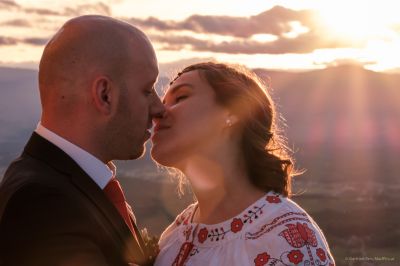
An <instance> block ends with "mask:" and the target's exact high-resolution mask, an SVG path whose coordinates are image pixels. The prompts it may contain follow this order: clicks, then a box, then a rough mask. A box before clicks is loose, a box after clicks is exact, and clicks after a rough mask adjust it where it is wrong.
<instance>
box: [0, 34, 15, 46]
mask: <svg viewBox="0 0 400 266" xmlns="http://www.w3.org/2000/svg"><path fill="white" fill-rule="evenodd" d="M17 43H18V39H16V38H12V37H4V36H0V46H5V45H15V44H17Z"/></svg>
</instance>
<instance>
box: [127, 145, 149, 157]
mask: <svg viewBox="0 0 400 266" xmlns="http://www.w3.org/2000/svg"><path fill="white" fill-rule="evenodd" d="M145 152H146V147H145V146H144V145H143V146H142V147H141V149H139V150H137V151H136V152H135V153H133V154H132V155H131V156H130V157H129V159H128V160H136V159H139V158H142V157H143V155H144V154H145Z"/></svg>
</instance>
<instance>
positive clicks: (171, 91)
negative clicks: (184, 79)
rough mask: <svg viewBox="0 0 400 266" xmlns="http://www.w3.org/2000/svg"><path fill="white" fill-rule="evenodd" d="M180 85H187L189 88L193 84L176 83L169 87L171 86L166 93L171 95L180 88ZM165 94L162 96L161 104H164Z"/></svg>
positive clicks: (191, 87)
mask: <svg viewBox="0 0 400 266" xmlns="http://www.w3.org/2000/svg"><path fill="white" fill-rule="evenodd" d="M182 87H189V88H190V89H194V87H193V85H192V84H190V83H181V84H178V85H176V86H173V87H171V88H170V89H169V90H168V93H167V95H173V94H175V93H176V92H177V91H178V90H179V89H180V88H182ZM165 96H166V95H165ZM165 96H164V98H163V101H162V103H163V104H165Z"/></svg>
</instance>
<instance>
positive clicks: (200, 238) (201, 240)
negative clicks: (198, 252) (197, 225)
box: [197, 228, 208, 243]
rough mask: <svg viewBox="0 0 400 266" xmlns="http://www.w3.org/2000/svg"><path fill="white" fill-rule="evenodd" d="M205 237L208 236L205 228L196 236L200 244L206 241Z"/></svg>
mask: <svg viewBox="0 0 400 266" xmlns="http://www.w3.org/2000/svg"><path fill="white" fill-rule="evenodd" d="M207 236H208V230H207V228H202V229H200V231H199V233H198V234H197V237H198V239H199V242H200V243H203V242H204V241H206V239H207Z"/></svg>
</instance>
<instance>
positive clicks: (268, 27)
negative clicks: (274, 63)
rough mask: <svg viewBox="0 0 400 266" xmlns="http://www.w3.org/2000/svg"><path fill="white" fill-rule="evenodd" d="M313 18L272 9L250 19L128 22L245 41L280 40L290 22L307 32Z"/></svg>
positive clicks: (306, 12)
mask: <svg viewBox="0 0 400 266" xmlns="http://www.w3.org/2000/svg"><path fill="white" fill-rule="evenodd" d="M316 16H317V14H316V13H315V12H314V11H311V10H302V11H295V10H291V9H288V8H285V7H281V6H275V7H273V8H272V9H270V10H267V11H265V12H263V13H261V14H259V15H256V16H251V17H231V16H202V15H193V16H190V17H189V18H187V19H185V20H183V21H180V22H176V21H162V20H159V19H157V18H154V17H150V18H148V19H144V20H141V19H136V18H132V19H130V20H129V21H130V22H131V23H132V24H134V25H137V26H139V27H143V28H154V29H157V30H161V31H165V30H189V31H193V32H197V33H214V34H220V35H229V36H234V37H241V38H248V37H251V36H252V35H254V34H273V35H277V36H281V35H282V34H284V33H288V32H290V31H291V30H292V26H291V22H293V21H297V22H299V23H300V24H302V25H303V26H305V27H308V28H311V27H312V26H313V25H314V24H315V23H314V21H315V18H316Z"/></svg>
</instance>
